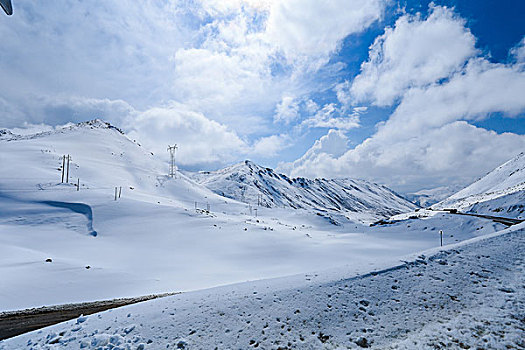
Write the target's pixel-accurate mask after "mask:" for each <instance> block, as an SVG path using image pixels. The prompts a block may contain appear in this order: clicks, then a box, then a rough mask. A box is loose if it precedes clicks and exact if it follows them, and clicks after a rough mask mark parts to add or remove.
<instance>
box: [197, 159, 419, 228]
mask: <svg viewBox="0 0 525 350" xmlns="http://www.w3.org/2000/svg"><path fill="white" fill-rule="evenodd" d="M191 177H192V178H193V179H194V180H195V181H197V182H198V183H200V184H202V185H204V186H206V187H207V188H209V189H210V190H212V191H213V192H215V193H217V194H219V195H222V196H225V197H228V198H232V199H236V200H238V201H241V202H244V203H250V204H252V205H260V206H264V207H267V208H273V207H280V208H293V209H306V210H310V211H314V212H317V213H320V214H321V213H328V214H335V215H338V214H339V215H343V216H345V217H346V218H348V219H350V220H359V221H365V222H366V221H373V220H376V219H379V218H384V217H389V216H391V215H395V214H399V213H401V212H406V211H410V210H413V209H414V208H416V206H415V205H414V204H412V203H410V202H409V201H407V200H406V199H404V198H403V197H401V196H399V195H398V194H396V193H395V192H393V191H392V190H390V189H388V188H387V187H385V186H381V185H378V184H375V183H371V182H368V181H365V180H354V179H315V180H310V179H305V178H289V177H287V176H286V175H283V174H278V173H276V172H274V171H273V170H272V169H270V168H263V167H261V166H259V165H257V164H255V163H253V162H251V161H248V160H247V161H244V162H241V163H238V164H235V165H232V166H229V167H227V168H224V169H221V170H218V171H213V172H200V173H197V174H193V175H191Z"/></svg>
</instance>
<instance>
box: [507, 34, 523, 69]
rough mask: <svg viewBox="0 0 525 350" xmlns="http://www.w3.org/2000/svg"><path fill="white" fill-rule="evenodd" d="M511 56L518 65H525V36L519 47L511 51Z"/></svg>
mask: <svg viewBox="0 0 525 350" xmlns="http://www.w3.org/2000/svg"><path fill="white" fill-rule="evenodd" d="M510 55H511V56H512V57H514V59H515V60H516V61H517V62H518V63H525V36H524V37H523V38H522V39H521V41H520V42H519V43H518V45H516V46H514V47H513V48H512V49H511V50H510Z"/></svg>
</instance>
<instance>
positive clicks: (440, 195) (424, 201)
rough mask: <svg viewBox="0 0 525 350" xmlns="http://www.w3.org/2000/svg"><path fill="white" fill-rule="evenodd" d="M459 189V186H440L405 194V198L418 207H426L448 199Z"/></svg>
mask: <svg viewBox="0 0 525 350" xmlns="http://www.w3.org/2000/svg"><path fill="white" fill-rule="evenodd" d="M460 189H462V188H461V187H459V186H440V187H436V188H431V189H424V190H420V191H417V192H413V193H407V194H406V196H405V197H406V198H407V199H408V200H409V201H411V202H412V203H415V204H417V205H419V206H420V207H428V206H430V205H433V204H436V203H438V202H441V201H442V200H444V199H446V198H448V197H450V196H451V195H453V194H454V193H456V192H457V191H459V190H460Z"/></svg>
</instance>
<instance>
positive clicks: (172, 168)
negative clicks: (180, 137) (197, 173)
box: [168, 144, 178, 177]
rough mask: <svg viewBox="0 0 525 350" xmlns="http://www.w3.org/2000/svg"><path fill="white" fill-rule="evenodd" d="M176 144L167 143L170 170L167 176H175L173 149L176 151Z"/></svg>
mask: <svg viewBox="0 0 525 350" xmlns="http://www.w3.org/2000/svg"><path fill="white" fill-rule="evenodd" d="M177 148H178V147H177V144H175V145H173V146H170V145H168V152H170V171H169V174H168V175H169V176H170V177H174V176H175V151H177Z"/></svg>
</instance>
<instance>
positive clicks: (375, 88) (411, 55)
mask: <svg viewBox="0 0 525 350" xmlns="http://www.w3.org/2000/svg"><path fill="white" fill-rule="evenodd" d="M464 24H465V21H464V20H463V19H461V18H460V17H458V16H457V15H455V14H454V12H453V11H452V10H450V9H448V8H446V7H441V6H435V7H431V8H430V14H429V16H428V18H426V19H424V18H422V17H421V16H420V15H415V16H412V15H404V16H402V17H400V18H399V19H398V20H397V21H396V24H395V27H394V28H387V29H386V31H385V33H384V34H383V35H381V36H379V37H378V38H376V40H375V41H374V44H373V45H372V46H371V48H370V52H369V60H368V61H366V62H364V63H363V64H362V66H361V73H360V74H359V75H358V76H357V77H356V78H355V80H354V81H353V82H352V85H351V87H350V95H351V97H352V100H353V101H355V102H363V101H372V102H373V103H374V104H377V105H380V106H384V105H390V104H392V103H393V102H394V101H395V100H396V99H397V98H399V97H401V96H402V95H403V93H404V92H405V91H406V89H408V88H412V87H424V86H426V85H428V84H432V83H434V82H436V81H438V80H439V79H442V78H446V77H448V76H449V75H450V74H452V73H453V72H455V71H458V70H460V69H461V68H462V65H463V64H464V62H465V60H466V59H468V58H469V57H472V56H473V55H475V54H476V53H477V50H476V48H475V38H474V36H473V35H472V34H471V33H470V31H469V30H468V28H465V27H464ZM343 88H344V86H343ZM339 93H340V95H341V99H342V100H345V99H346V100H347V101H348V97H347V96H345V95H344V92H343V91H340V92H339Z"/></svg>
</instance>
